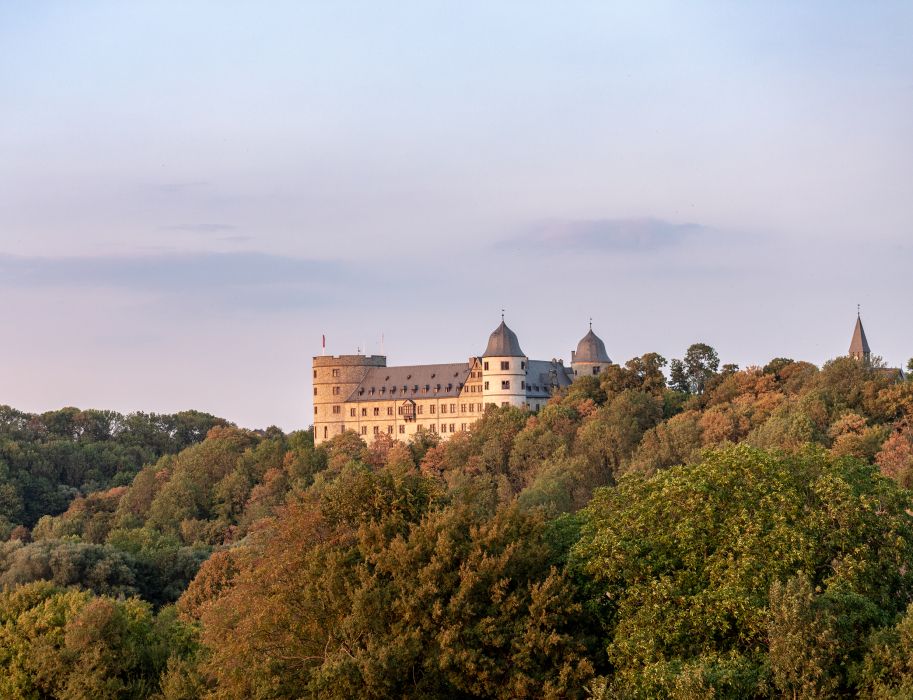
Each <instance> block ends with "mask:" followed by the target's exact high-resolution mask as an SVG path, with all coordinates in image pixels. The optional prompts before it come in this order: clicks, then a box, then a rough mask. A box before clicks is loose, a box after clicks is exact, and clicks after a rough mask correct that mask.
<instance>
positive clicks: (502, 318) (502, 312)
mask: <svg viewBox="0 0 913 700" xmlns="http://www.w3.org/2000/svg"><path fill="white" fill-rule="evenodd" d="M501 323H504V309H501Z"/></svg>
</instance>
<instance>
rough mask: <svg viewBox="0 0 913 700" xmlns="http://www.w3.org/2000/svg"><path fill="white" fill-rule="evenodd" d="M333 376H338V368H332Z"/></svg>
mask: <svg viewBox="0 0 913 700" xmlns="http://www.w3.org/2000/svg"><path fill="white" fill-rule="evenodd" d="M333 376H334V377H338V376H339V370H338V369H334V370H333Z"/></svg>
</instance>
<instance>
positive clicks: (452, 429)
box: [450, 423, 456, 433]
mask: <svg viewBox="0 0 913 700" xmlns="http://www.w3.org/2000/svg"><path fill="white" fill-rule="evenodd" d="M450 432H451V433H455V432H456V423H451V424H450Z"/></svg>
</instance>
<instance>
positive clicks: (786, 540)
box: [572, 446, 913, 697]
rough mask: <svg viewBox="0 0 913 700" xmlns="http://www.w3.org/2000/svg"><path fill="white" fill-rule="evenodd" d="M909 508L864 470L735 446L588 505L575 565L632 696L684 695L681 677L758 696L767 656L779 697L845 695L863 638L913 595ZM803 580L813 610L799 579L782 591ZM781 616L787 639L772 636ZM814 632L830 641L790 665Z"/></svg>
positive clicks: (620, 683)
mask: <svg viewBox="0 0 913 700" xmlns="http://www.w3.org/2000/svg"><path fill="white" fill-rule="evenodd" d="M911 506H913V502H911V496H910V494H909V493H908V492H906V491H904V490H902V489H900V488H898V487H897V486H896V485H895V484H893V483H892V482H890V481H889V480H887V479H883V478H881V477H880V475H878V473H877V471H876V470H875V469H874V468H872V467H871V466H868V465H865V464H863V463H861V462H859V461H857V460H854V459H851V458H834V457H831V456H829V455H828V454H827V453H826V452H825V451H823V450H822V449H816V450H807V451H804V452H802V453H800V454H797V455H778V454H771V453H764V452H760V451H756V450H752V449H750V448H748V447H745V446H737V447H731V448H727V449H723V450H719V451H716V452H711V453H708V454H707V455H706V456H705V458H704V459H703V460H702V461H700V462H699V463H696V464H692V465H685V466H680V467H673V468H671V469H668V470H665V471H662V472H658V473H657V474H656V475H655V476H653V477H650V478H643V477H640V476H637V477H628V478H626V479H622V480H621V482H620V483H619V485H618V486H617V487H616V488H614V489H600V490H598V491H597V493H596V495H595V496H594V498H593V500H592V501H591V503H590V504H589V505H588V506H587V507H586V508H585V509H584V510H583V511H581V513H582V514H583V520H584V525H583V529H582V536H581V539H580V541H579V543H578V544H577V545H576V546H575V548H574V551H573V558H572V562H573V566H574V567H575V568H576V569H577V570H579V571H580V572H581V573H582V574H584V575H586V576H589V577H590V578H591V580H592V586H591V591H592V601H591V609H592V610H593V611H594V613H596V614H597V615H598V616H599V619H600V620H601V622H602V625H603V633H604V642H605V647H606V650H607V653H608V657H609V660H610V662H611V664H612V665H613V667H614V668H615V673H614V675H613V677H612V678H611V679H610V685H611V686H612V687H615V688H617V689H619V690H621V689H624V690H625V692H624V693H622V694H625V695H628V696H635V697H640V696H650V697H655V696H669V695H675V694H677V693H678V691H676V690H675V689H676V688H678V687H679V686H680V684H682V683H685V684H692V685H693V686H694V687H700V688H704V690H705V691H708V692H709V690H711V689H712V690H714V691H715V693H716V695H715V697H762V696H767V695H768V694H769V692H770V690H769V684H770V681H771V679H770V677H769V676H768V675H767V674H768V671H767V669H770V668H772V666H771V664H772V663H774V658H772V657H771V654H772V653H774V656H775V658H776V665H775V666H773V668H775V669H778V670H777V671H776V673H777V674H779V675H777V676H776V679H779V680H776V679H775V681H774V682H776V683H779V684H780V685H781V687H782V688H784V689H792V688H794V687H796V684H797V683H798V684H800V685H802V684H805V683H806V682H812V681H809V680H808V679H818V680H814V683H819V681H820V683H819V685H818V686H816V687H819V688H831V687H836V688H837V689H838V691H839V692H849V691H850V690H851V689H852V679H851V678H850V677H849V676H848V675H847V669H849V668H850V667H851V666H853V664H858V663H859V662H860V661H861V660H862V658H863V656H864V654H865V644H864V640H865V637H866V635H867V634H868V633H869V632H870V631H872V630H874V629H877V628H878V627H879V626H881V625H884V624H886V623H888V622H890V621H891V620H893V619H894V617H895V616H896V615H897V614H899V613H900V612H902V611H903V610H904V609H905V608H906V606H907V604H908V603H909V602H910V601H911V599H913V571H911V569H910V567H909V565H908V562H909V561H911V557H913V522H911V519H910V517H909V515H908V510H909V509H910V508H911ZM835 524H839V526H835ZM800 572H808V584H809V585H810V586H811V588H812V589H813V590H814V591H816V596H817V595H818V591H820V595H821V596H822V601H821V602H820V603H819V601H818V599H817V597H816V598H815V600H814V601H809V600H808V589H807V588H806V587H805V584H792V585H790V584H787V585H786V588H785V589H784V588H774V584H775V583H777V582H780V583H781V584H782V583H783V582H785V581H787V580H789V579H790V578H792V577H795V576H797V575H799V574H800ZM771 600H773V605H774V610H773V611H772V610H771ZM824 600H826V601H827V603H825V602H824ZM825 605H826V608H827V610H828V612H827V614H824V610H825V607H823V606H825ZM819 611H821V615H824V616H823V617H820V616H819ZM772 615H773V616H774V617H773V618H772V617H771V616H772ZM777 615H779V616H780V617H779V618H777V617H776V616H777ZM828 615H833V617H834V619H833V625H831V622H829V621H828V620H827V616H828ZM772 619H779V620H780V621H781V623H782V625H781V627H783V625H786V622H787V621H789V625H792V628H791V629H793V630H794V632H792V633H791V632H789V629H790V628H789V627H784V628H783V630H782V631H783V636H779V637H778V636H777V635H776V634H774V635H773V637H772V636H771V634H772V633H771V629H772V628H771V624H772V622H771V620H772ZM819 623H820V624H819ZM803 628H804V629H805V630H806V631H805V632H801V631H800V632H796V631H795V630H801V629H803ZM829 629H833V630H835V634H836V637H834V639H835V640H836V641H834V642H832V641H829V640H831V637H830V636H829V635H830V632H828V630H829ZM842 631H845V633H844V632H842ZM806 633H807V634H809V635H811V636H812V638H815V637H817V638H818V639H819V641H821V643H822V644H824V643H825V641H826V643H827V644H832V643H833V644H835V645H836V647H835V648H831V647H827V648H824V649H820V650H817V651H815V652H809V653H812V654H818V653H820V654H821V656H820V658H817V660H816V657H814V656H808V657H805V660H804V661H802V660H801V659H793V660H792V662H788V658H787V657H789V656H790V655H791V654H792V653H793V652H792V651H791V650H793V649H794V648H795V646H796V645H797V644H798V642H796V641H795V639H794V636H795V635H796V634H798V635H800V636H802V635H804V634H806ZM790 634H793V635H794V636H793V637H790ZM772 640H776V641H773V642H772ZM772 643H773V648H772V647H771V644H772ZM831 658H834V659H836V661H835V662H834V663H831V662H830V661H829V659H831ZM789 663H795V664H799V665H798V666H794V667H792V670H790V667H789V665H788V664H789ZM802 664H804V665H802ZM815 664H822V665H823V666H825V667H826V669H825V671H824V672H823V675H816V674H817V672H815V671H814V670H813V668H812V667H813V666H814V665H815ZM831 676H834V677H835V678H836V679H837V680H836V682H835V684H834V685H833V686H832V685H831V681H830V680H827V679H828V678H830V677H831ZM708 679H710V680H708ZM713 679H716V680H713ZM695 684H696V685H695ZM702 692H703V691H702Z"/></svg>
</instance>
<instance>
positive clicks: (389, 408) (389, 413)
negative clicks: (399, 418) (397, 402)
mask: <svg viewBox="0 0 913 700" xmlns="http://www.w3.org/2000/svg"><path fill="white" fill-rule="evenodd" d="M387 415H388V416H392V415H393V406H387ZM390 432H393V431H392V430H391V431H390Z"/></svg>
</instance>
